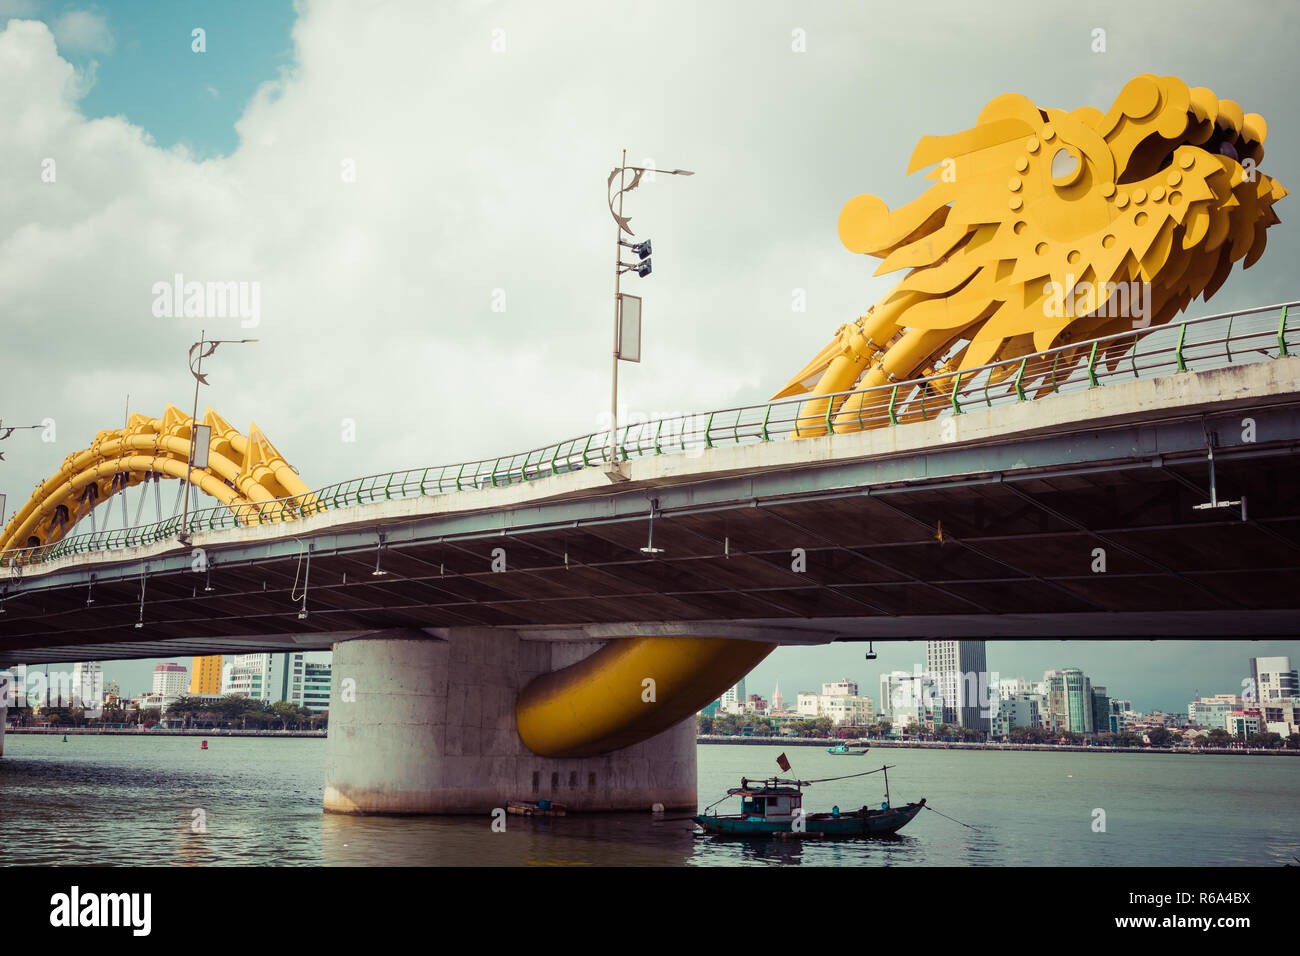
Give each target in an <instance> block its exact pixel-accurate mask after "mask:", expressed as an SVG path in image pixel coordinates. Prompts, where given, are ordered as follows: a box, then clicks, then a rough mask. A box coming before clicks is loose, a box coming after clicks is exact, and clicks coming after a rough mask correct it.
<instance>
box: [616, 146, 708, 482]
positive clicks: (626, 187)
mask: <svg viewBox="0 0 1300 956" xmlns="http://www.w3.org/2000/svg"><path fill="white" fill-rule="evenodd" d="M629 172H631V173H632V174H633V176H632V181H631V182H630V183H629V182H628V181H627V174H628V173H629ZM645 173H664V174H665V175H668V176H694V175H695V173H694V172H692V171H691V170H689V169H652V168H650V167H648V166H629V165H628V164H627V150H626V149H625V150H623V163H622V165H621V166H619V167H618V168H617V169H615V170H613V171H612V172H611V173H610V174H609V179H608V181H607V182H606V190H607V191H608V189H609V188H612V186H613V184H614V177H615V176H617V177H618V193H617V194H616V195H617V198H618V210H617V211H615V209H614V198H615V196H614V195H611V196H610V197H609V212H610V215H611V216H613V217H614V223H615V226H616V229H615V232H614V239H615V245H614V358H613V375H612V376H611V385H610V414H609V465H608V467H607V468H606V474H608V475H609V476H610V477H611V478H613V479H614V480H616V481H617V480H622V479H623V477H624V476H623V471H622V469H621V468H620V467H619V462H618V363H619V359H620V358H622V355H621V354H620V352H621V351H622V349H621V348H620V345H621V341H620V334H619V333H620V326H621V323H622V310H623V299H622V293H621V292H620V291H619V290H620V286H621V281H622V278H623V273H624V272H636V274H637V275H638V276H640V277H641V278H645V277H646V276H648V275H650V270H651V264H650V240H649V239H647V240H645V241H644V242H640V243H630V242H626V241H625V240H624V239H623V233H625V232H626V233H627V234H628V235H629V236H633V235H635V233H633V232H632V229H631V228H630V223H631V221H632V220H631V218H630V217H626V216H624V215H623V194H624V193H629V192H631V191H632V190H633V189H636V187H637V186H638V185H640V183H641V176H642V175H643V174H645ZM624 248H628V249H631V250H632V251H633V252H635V253H636V254H637V255H638V256H639V257H640V260H641V261H640V262H635V263H628V262H624V261H623V249H624ZM639 321H640V318H639V313H638V323H639ZM640 360H641V359H640V354H639V352H638V354H637V357H636V358H635V359H629V360H628V361H638V362H639V361H640Z"/></svg>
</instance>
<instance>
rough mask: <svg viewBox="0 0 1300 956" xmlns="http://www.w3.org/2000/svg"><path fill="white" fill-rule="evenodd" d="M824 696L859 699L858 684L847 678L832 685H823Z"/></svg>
mask: <svg viewBox="0 0 1300 956" xmlns="http://www.w3.org/2000/svg"><path fill="white" fill-rule="evenodd" d="M822 696H823V697H857V696H858V682H857V681H854V680H849V679H848V678H847V677H846V678H844V680H837V681H834V682H832V683H830V684H822Z"/></svg>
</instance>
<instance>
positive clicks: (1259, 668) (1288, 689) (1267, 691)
mask: <svg viewBox="0 0 1300 956" xmlns="http://www.w3.org/2000/svg"><path fill="white" fill-rule="evenodd" d="M1250 676H1251V679H1252V680H1253V681H1254V686H1255V701H1256V702H1261V701H1266V700H1281V699H1286V698H1291V697H1300V679H1298V678H1297V674H1296V671H1295V670H1294V669H1293V668H1292V667H1291V658H1289V657H1252V658H1251V659H1250Z"/></svg>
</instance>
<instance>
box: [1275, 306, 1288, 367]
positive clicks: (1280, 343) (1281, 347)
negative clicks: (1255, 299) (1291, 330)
mask: <svg viewBox="0 0 1300 956" xmlns="http://www.w3.org/2000/svg"><path fill="white" fill-rule="evenodd" d="M1277 347H1278V356H1277V357H1278V358H1286V357H1287V356H1288V355H1290V354H1291V353H1289V352H1288V351H1287V350H1286V306H1282V320H1281V321H1280V322H1278V324H1277Z"/></svg>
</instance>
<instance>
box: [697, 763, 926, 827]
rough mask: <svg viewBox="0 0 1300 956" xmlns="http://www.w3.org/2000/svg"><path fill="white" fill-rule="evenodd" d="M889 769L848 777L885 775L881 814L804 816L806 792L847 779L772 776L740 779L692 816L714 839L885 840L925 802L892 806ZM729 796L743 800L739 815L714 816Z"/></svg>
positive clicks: (835, 810)
mask: <svg viewBox="0 0 1300 956" xmlns="http://www.w3.org/2000/svg"><path fill="white" fill-rule="evenodd" d="M889 769H890V768H889V767H888V766H885V767H881V768H880V769H879V770H868V771H867V772H866V773H863V774H850V775H849V776H854V777H858V776H866V775H867V774H871V773H882V772H883V773H884V774H885V800H884V802H883V803H882V804H881V805H880V808H879V809H874V808H872V807H867V806H863V807H862V808H861V809H859V810H849V811H847V812H841V811H840V808H839V807H832V808H831V810H830V812H829V813H805V812H804V810H803V788H804V787H810V786H812V785H813V784H814V783H826V782H828V781H829V780H843V779H847V778H845V777H830V778H827V779H826V780H787V779H784V778H781V777H769V778H768V779H766V780H758V781H754V780H750V779H748V778H747V777H742V778H741V780H740V786H739V787H732V788H731V789H730V790H728V791H727V795H726V796H725V797H723V798H722V800H719V801H717V803H714V804H712V805H711V806H709V807H706V808H705V811H704V812H703V813H701V814H700V815H699V816H696V817H692V818H691V819H693V820H694V821H695V822H696V823H697V824H699V825H700V826H701V827H703V828H704V830H705V832H706V833H711V834H714V835H716V836H741V837H760V836H771V837H786V838H790V837H793V838H807V837H814V838H816V837H832V838H834V837H867V836H887V835H889V834H891V833H897V832H898V831H899V830H901V829H902V828H903V827H905V826H907V824H909V823H911V822H912V818H913V817H915V816H916V815H917V814H918V813H920V812H921V809H922V808H923V807H924V806H925V798H924V797H922V798H921V800H920V802H919V803H909V804H906V805H904V806H901V807H895V806H893V805H892V804H891V803H890V802H889V772H888V771H889ZM730 797H740V799H741V803H740V813H734V814H711V813H709V811H710V810H712V809H713V808H714V807H716V806H718V804H720V803H722V802H723V800H726V799H728V798H730Z"/></svg>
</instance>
